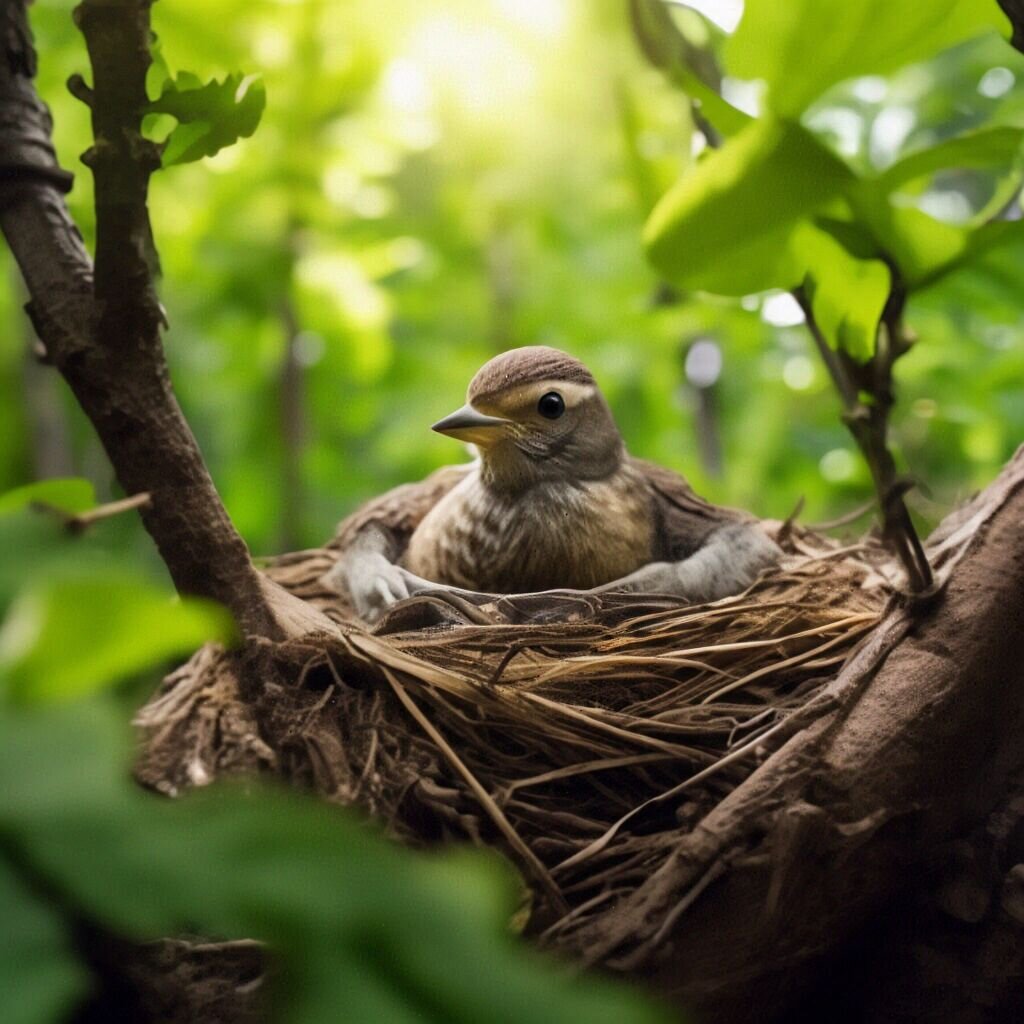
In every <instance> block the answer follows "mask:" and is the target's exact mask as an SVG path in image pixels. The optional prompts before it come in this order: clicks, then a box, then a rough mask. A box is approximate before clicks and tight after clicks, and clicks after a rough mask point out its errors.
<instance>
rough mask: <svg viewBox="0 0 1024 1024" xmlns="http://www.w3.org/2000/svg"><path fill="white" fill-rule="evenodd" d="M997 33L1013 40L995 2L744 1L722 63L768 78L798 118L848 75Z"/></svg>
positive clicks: (741, 74) (778, 108)
mask: <svg viewBox="0 0 1024 1024" xmlns="http://www.w3.org/2000/svg"><path fill="white" fill-rule="evenodd" d="M993 29H994V30H996V31H999V32H1001V33H1002V34H1003V35H1004V36H1008V35H1009V25H1008V22H1007V19H1006V17H1005V15H1003V13H1002V12H1001V11H1000V10H999V7H998V5H997V4H996V2H995V0H935V2H934V3H930V4H919V3H894V2H893V0H844V2H842V3H835V4H830V3H821V0H789V2H787V3H783V4H780V3H778V2H777V0H747V2H746V5H745V7H744V11H743V18H742V20H741V21H740V23H739V25H738V26H737V29H736V31H735V33H733V35H732V36H731V38H730V39H729V41H728V42H727V43H726V48H725V59H726V66H727V68H728V70H729V72H730V74H733V75H735V76H736V77H737V78H746V79H753V78H762V79H764V80H765V81H766V82H767V83H768V95H767V104H768V106H769V108H770V109H772V110H774V111H775V112H776V113H778V114H782V115H784V116H789V117H794V116H796V115H798V114H799V113H800V112H801V111H802V110H804V108H806V107H807V106H808V105H809V104H810V103H811V102H813V101H814V100H815V99H817V98H818V96H820V95H821V93H823V92H824V91H825V90H826V89H827V88H828V87H829V86H831V85H834V84H835V83H836V82H840V81H842V80H843V79H845V78H852V77H854V76H855V75H870V74H885V73H886V72H889V71H893V70H895V69H896V68H899V67H902V66H903V65H905V64H911V63H913V62H915V61H919V60H923V59H924V58H926V57H931V56H932V55H934V54H935V53H937V52H939V51H940V50H944V49H946V48H947V47H949V46H952V45H954V44H955V43H959V42H962V41H963V40H966V39H970V38H973V37H974V36H978V35H981V34H982V33H983V32H986V31H990V30H993Z"/></svg>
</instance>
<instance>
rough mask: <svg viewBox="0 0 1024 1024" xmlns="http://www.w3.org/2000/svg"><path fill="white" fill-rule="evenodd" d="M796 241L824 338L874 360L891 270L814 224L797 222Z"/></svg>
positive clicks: (856, 356)
mask: <svg viewBox="0 0 1024 1024" xmlns="http://www.w3.org/2000/svg"><path fill="white" fill-rule="evenodd" d="M792 244H793V247H794V249H795V251H797V252H798V253H799V256H800V259H801V261H802V262H803V264H804V266H805V268H806V278H805V280H804V287H805V288H806V290H807V295H808V298H809V299H810V302H811V308H812V310H813V312H814V319H815V322H816V323H817V325H818V327H819V328H820V329H821V332H822V334H823V335H824V336H825V338H826V340H827V341H828V342H829V343H830V344H831V345H832V346H833V347H834V348H839V349H842V350H843V351H845V352H847V353H849V354H850V355H851V356H852V357H853V358H854V359H856V360H857V361H858V362H865V361H866V360H868V359H870V358H871V356H872V355H874V351H875V343H876V340H877V336H878V323H879V321H880V320H881V318H882V311H883V309H884V308H885V303H886V300H887V299H888V298H889V291H890V289H891V287H892V281H891V275H890V273H889V268H888V267H887V266H886V265H885V264H884V263H882V262H881V261H880V260H874V259H858V258H857V257H856V256H853V255H852V254H851V253H850V252H849V251H848V250H847V249H846V248H845V247H844V246H843V245H841V244H840V242H839V241H838V240H837V239H836V238H835V237H834V236H833V235H831V234H830V233H829V232H827V231H823V230H821V229H820V228H818V227H815V226H813V225H810V224H802V225H800V226H799V228H798V229H797V230H796V232H795V233H794V238H793V243H792Z"/></svg>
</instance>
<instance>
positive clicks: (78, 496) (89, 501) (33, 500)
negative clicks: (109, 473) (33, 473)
mask: <svg viewBox="0 0 1024 1024" xmlns="http://www.w3.org/2000/svg"><path fill="white" fill-rule="evenodd" d="M95 504H96V492H95V490H93V486H92V484H91V483H89V481H88V480H82V479H80V478H79V477H66V478H63V479H55V480H40V481H38V482H36V483H32V484H25V486H24V487H16V488H15V489H14V490H13V491H7V492H6V493H4V494H0V515H4V514H6V513H10V512H17V511H18V510H19V509H23V508H27V507H28V506H30V505H49V506H51V507H52V508H56V509H59V510H60V511H61V512H66V513H67V514H68V515H72V516H73V515H77V514H78V513H79V512H84V511H85V510H86V509H89V508H92V507H93V506H94V505H95Z"/></svg>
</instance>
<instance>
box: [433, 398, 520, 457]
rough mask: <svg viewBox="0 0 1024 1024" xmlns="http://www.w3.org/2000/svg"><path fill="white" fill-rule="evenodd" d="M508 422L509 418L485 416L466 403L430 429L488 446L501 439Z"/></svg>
mask: <svg viewBox="0 0 1024 1024" xmlns="http://www.w3.org/2000/svg"><path fill="white" fill-rule="evenodd" d="M508 423H509V420H503V419H501V418H500V417H498V416H485V415H484V414H483V413H482V412H477V411H476V409H474V408H473V406H471V405H464V406H463V407H462V408H461V409H456V410H455V412H453V413H451V415H449V416H445V418H444V419H443V420H438V421H437V422H436V423H435V424H434V425H433V426H432V427H431V428H430V429H431V430H436V431H437V432H438V433H439V434H447V435H448V437H454V438H457V439H458V440H459V441H466V442H468V443H469V444H475V445H479V446H480V447H481V448H487V447H488V446H489V445H492V444H495V443H496V442H497V441H499V440H500V439H501V428H502V427H504V426H506V425H507V424H508Z"/></svg>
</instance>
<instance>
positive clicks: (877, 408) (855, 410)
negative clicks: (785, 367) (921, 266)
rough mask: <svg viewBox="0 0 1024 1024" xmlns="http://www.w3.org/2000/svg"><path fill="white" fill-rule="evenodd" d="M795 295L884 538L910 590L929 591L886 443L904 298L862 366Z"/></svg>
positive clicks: (893, 305)
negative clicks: (863, 468) (862, 465)
mask: <svg viewBox="0 0 1024 1024" xmlns="http://www.w3.org/2000/svg"><path fill="white" fill-rule="evenodd" d="M793 295H794V297H795V298H796V300H797V302H798V303H799V304H800V308H801V309H802V310H803V312H804V317H805V319H806V322H807V329H808V331H809V332H810V334H811V337H812V338H813V339H814V343H815V346H816V347H817V349H818V352H819V354H820V355H821V358H822V361H823V362H824V363H825V367H826V369H827V370H828V373H829V376H830V377H831V379H832V383H833V384H834V385H835V388H836V391H838V392H839V397H840V399H841V400H842V403H843V421H844V422H845V423H846V426H847V427H848V428H849V430H850V433H851V434H852V435H853V439H854V440H855V441H856V442H857V447H858V448H860V450H861V453H862V454H863V456H864V459H865V461H866V462H867V464H868V469H869V471H870V472H871V479H872V482H873V483H874V486H875V493H876V496H877V499H878V505H879V509H880V511H881V514H882V534H883V537H884V539H885V541H886V543H887V544H888V545H889V547H890V548H891V549H892V550H893V552H894V553H895V554H896V556H897V557H898V558H899V560H900V562H901V563H902V564H903V568H904V569H905V570H906V573H907V584H908V586H909V588H910V591H911V592H912V593H915V594H917V593H921V592H923V591H925V590H928V588H929V587H931V585H932V571H931V566H930V565H929V563H928V557H927V555H926V554H925V551H924V547H923V546H922V544H921V541H920V538H919V537H918V536H917V531H916V530H915V529H914V523H913V520H912V519H911V518H910V512H909V511H908V509H907V506H906V504H905V503H904V501H903V494H904V491H905V487H904V486H903V485H902V484H901V481H900V479H899V477H898V475H897V472H896V461H895V459H894V458H893V455H892V452H891V451H890V449H889V444H888V436H889V414H890V412H891V411H892V406H893V403H894V400H895V399H894V395H893V386H892V383H893V382H892V367H893V364H894V363H895V361H896V360H897V359H898V358H899V357H900V356H901V355H903V354H904V353H905V352H906V351H907V349H908V348H909V344H908V342H907V341H906V338H905V337H904V333H903V328H902V323H901V314H902V309H903V299H902V297H901V295H900V293H899V291H898V290H895V291H894V295H893V298H892V299H891V301H890V305H889V308H888V309H887V310H886V313H885V316H884V317H883V321H882V323H881V324H880V325H879V328H878V344H877V348H876V351H875V354H874V356H873V357H872V359H871V360H870V361H869V362H868V363H866V364H864V365H863V366H861V365H859V364H857V363H856V362H854V361H853V360H852V359H851V358H850V357H849V356H848V355H847V354H846V353H845V352H837V351H835V350H833V349H832V347H831V346H830V345H829V344H828V342H827V341H826V339H825V337H824V335H823V334H822V333H821V328H820V327H819V326H818V324H817V322H816V321H815V319H814V311H813V310H812V308H811V304H810V301H809V300H808V298H807V294H806V292H805V291H804V290H803V289H802V288H797V289H794V291H793ZM862 392H864V393H867V394H868V395H869V396H870V401H868V402H865V401H862V400H861V397H860V396H861V393H862Z"/></svg>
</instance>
